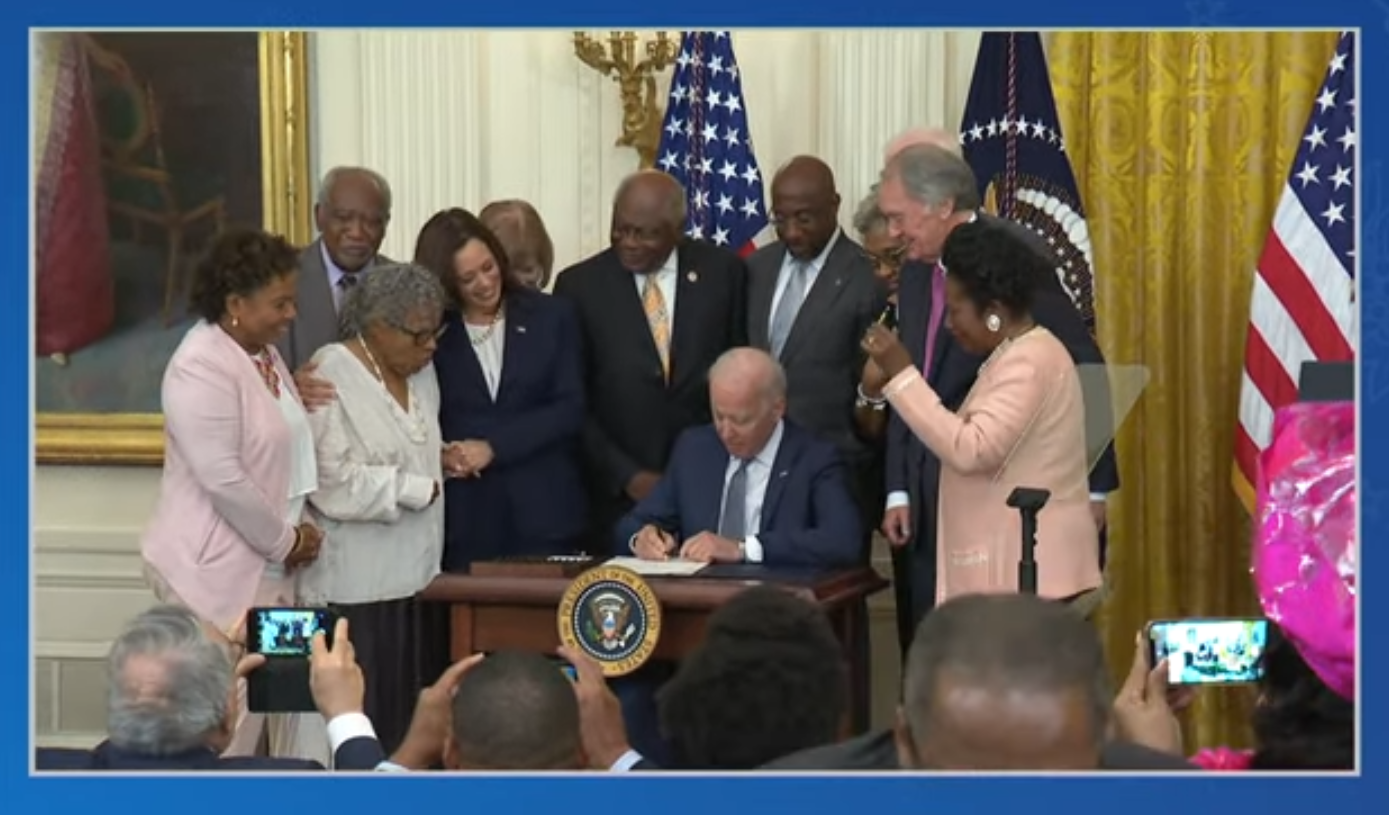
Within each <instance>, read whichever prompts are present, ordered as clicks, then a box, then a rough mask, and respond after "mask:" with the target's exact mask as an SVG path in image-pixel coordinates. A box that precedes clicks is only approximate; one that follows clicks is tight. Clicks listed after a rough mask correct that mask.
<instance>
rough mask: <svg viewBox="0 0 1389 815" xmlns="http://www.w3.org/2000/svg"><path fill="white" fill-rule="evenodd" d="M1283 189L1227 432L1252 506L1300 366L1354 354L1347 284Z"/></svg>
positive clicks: (1240, 487)
mask: <svg viewBox="0 0 1389 815" xmlns="http://www.w3.org/2000/svg"><path fill="white" fill-rule="evenodd" d="M1313 217H1315V216H1313V215H1311V214H1309V213H1308V212H1307V211H1306V210H1305V209H1303V207H1302V203H1301V202H1300V201H1299V200H1298V197H1297V195H1296V194H1295V193H1294V192H1293V190H1292V188H1291V187H1287V186H1285V187H1284V189H1283V195H1282V198H1281V199H1280V200H1279V202H1278V210H1277V212H1276V213H1275V214H1274V218H1273V229H1272V230H1271V231H1270V232H1269V236H1268V241H1267V242H1266V243H1265V244H1264V251H1263V254H1262V255H1261V256H1260V258H1259V267H1258V270H1257V271H1256V274H1255V276H1254V296H1253V299H1252V301H1251V303H1250V309H1249V336H1248V339H1247V340H1246V344H1245V359H1244V378H1243V384H1242V386H1241V388H1240V402H1239V427H1238V428H1237V430H1236V434H1235V465H1236V469H1235V489H1236V491H1237V492H1239V494H1240V497H1241V498H1242V499H1244V501H1245V504H1246V506H1248V507H1250V508H1252V506H1253V497H1254V492H1253V485H1254V484H1255V483H1257V476H1258V461H1259V454H1260V453H1261V452H1262V451H1263V450H1264V448H1265V447H1267V446H1268V443H1269V439H1270V436H1271V435H1272V432H1273V414H1274V411H1275V410H1277V409H1278V408H1281V407H1283V406H1284V405H1288V404H1291V403H1293V402H1295V401H1297V381H1298V377H1299V376H1300V375H1301V370H1302V363H1304V362H1309V361H1317V362H1344V361H1348V360H1351V359H1354V357H1355V342H1356V340H1355V292H1354V289H1355V283H1354V281H1353V280H1352V279H1351V277H1350V275H1348V274H1346V270H1345V267H1344V266H1343V265H1342V264H1341V262H1340V260H1339V259H1338V258H1337V257H1336V254H1335V252H1334V251H1333V250H1332V248H1331V246H1330V245H1329V244H1328V243H1327V241H1326V238H1325V237H1324V236H1323V235H1322V232H1321V230H1319V229H1318V228H1317V225H1316V224H1315V223H1314V222H1313V221H1312V218H1313Z"/></svg>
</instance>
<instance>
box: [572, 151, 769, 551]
mask: <svg viewBox="0 0 1389 815" xmlns="http://www.w3.org/2000/svg"><path fill="white" fill-rule="evenodd" d="M685 214H686V202H685V191H684V189H683V188H682V187H681V186H680V183H679V182H678V181H676V180H675V179H674V178H672V177H671V176H669V175H666V174H665V173H661V172H657V171H643V172H639V173H637V174H635V175H632V176H629V177H628V178H627V179H626V180H625V181H624V182H623V183H622V185H621V186H620V187H619V188H618V191H617V196H616V198H615V199H614V202H613V214H612V232H611V241H612V245H611V247H610V248H608V249H606V250H604V251H603V252H601V253H599V254H597V255H595V256H594V257H591V258H589V259H587V260H584V261H582V262H580V263H578V264H576V265H574V266H572V267H570V268H568V269H566V270H565V271H563V272H561V273H560V275H559V277H558V278H557V279H556V281H555V289H554V291H555V294H556V295H557V296H559V297H564V298H567V299H569V300H570V301H572V302H573V303H574V305H575V307H576V308H577V311H578V314H579V323H580V327H581V329H582V334H583V337H584V351H585V366H584V367H585V378H586V384H587V387H586V393H587V400H588V418H587V421H586V423H585V428H584V448H585V459H586V463H587V469H588V471H589V479H588V480H589V484H590V489H591V491H592V504H593V511H592V513H591V515H590V534H589V536H588V537H589V541H588V546H589V549H588V551H589V553H590V554H594V555H602V554H605V553H607V552H610V551H611V549H612V545H611V541H612V530H613V524H614V523H616V522H617V520H618V519H619V518H620V517H622V515H623V514H624V513H626V512H627V510H629V509H630V508H631V507H632V505H633V504H634V503H635V502H637V501H640V500H641V499H643V498H645V497H646V496H647V495H648V494H649V493H650V492H651V490H652V489H653V488H654V487H655V486H656V482H657V481H659V480H660V477H661V473H662V472H664V471H665V469H666V463H667V460H668V458H669V456H670V451H671V448H672V447H673V445H674V443H675V439H676V437H678V436H679V435H680V433H681V432H683V431H684V430H685V429H687V428H690V427H694V426H695V425H700V424H706V423H708V422H709V396H708V387H707V385H706V381H705V376H706V374H707V373H708V370H709V366H710V365H712V364H713V362H714V360H715V359H717V358H718V356H719V354H722V353H723V352H724V351H726V350H728V349H729V348H734V347H737V346H740V345H745V344H746V340H747V267H746V266H745V265H744V264H743V261H742V260H741V259H740V258H739V257H738V256H737V255H735V254H733V253H732V252H729V251H727V250H725V249H721V248H719V247H716V246H713V245H710V244H706V243H701V242H698V241H692V240H686V239H684V238H683V230H684V228H685Z"/></svg>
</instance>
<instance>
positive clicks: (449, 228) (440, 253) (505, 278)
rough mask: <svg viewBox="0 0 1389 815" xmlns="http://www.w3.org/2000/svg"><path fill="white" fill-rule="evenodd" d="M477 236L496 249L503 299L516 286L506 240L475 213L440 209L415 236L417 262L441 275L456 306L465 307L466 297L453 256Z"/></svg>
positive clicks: (445, 288) (442, 281) (452, 303)
mask: <svg viewBox="0 0 1389 815" xmlns="http://www.w3.org/2000/svg"><path fill="white" fill-rule="evenodd" d="M473 240H479V241H482V242H483V243H484V244H486V245H487V248H488V249H489V250H490V251H491V252H492V257H493V258H494V259H495V260H496V261H497V267H498V268H499V269H500V270H501V273H502V299H506V297H507V296H508V295H510V294H511V292H512V290H513V289H514V288H515V286H516V283H515V281H513V280H512V279H511V259H510V258H508V257H507V254H506V249H505V248H504V247H503V246H502V242H501V241H499V240H497V236H496V235H495V234H493V232H492V230H490V229H488V228H487V227H486V226H484V225H483V223H482V221H480V220H478V217H477V216H476V215H474V214H473V213H471V212H469V211H468V210H466V209H459V208H457V207H454V208H453V209H446V210H442V211H440V212H436V213H435V214H434V217H432V218H430V219H429V220H428V221H425V224H424V226H423V227H421V228H420V236H419V237H418V238H416V239H415V263H416V264H418V265H420V266H423V267H424V268H426V269H428V270H429V271H431V272H433V273H434V274H435V276H436V277H438V278H439V282H440V283H442V284H443V286H444V291H445V292H447V293H448V298H449V307H450V308H452V309H455V310H460V311H461V310H462V308H463V297H462V295H460V294H459V291H458V280H457V278H456V277H455V276H454V271H453V256H454V255H456V254H458V250H460V249H462V248H463V247H464V246H467V245H468V242H469V241H473Z"/></svg>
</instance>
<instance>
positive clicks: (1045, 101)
mask: <svg viewBox="0 0 1389 815" xmlns="http://www.w3.org/2000/svg"><path fill="white" fill-rule="evenodd" d="M960 144H961V145H962V146H963V148H964V154H965V160H966V161H968V162H969V165H970V167H972V168H974V174H975V176H976V177H977V178H978V179H979V195H980V197H981V198H983V200H984V202H985V207H986V208H987V209H990V210H992V211H994V213H995V214H996V215H999V216H1002V217H1004V218H1007V219H1009V220H1011V221H1017V222H1018V223H1021V224H1024V225H1026V226H1028V227H1031V228H1032V230H1033V231H1035V232H1036V233H1037V234H1039V235H1041V236H1042V237H1043V238H1045V239H1046V241H1047V243H1048V244H1050V245H1051V248H1052V251H1053V252H1054V253H1055V254H1056V256H1057V260H1058V261H1059V262H1060V266H1059V267H1057V269H1056V275H1057V278H1058V279H1060V281H1061V285H1062V287H1063V288H1065V290H1066V293H1067V294H1069V295H1070V296H1071V300H1072V301H1073V302H1074V303H1075V304H1076V307H1077V308H1079V309H1080V313H1081V316H1082V317H1084V318H1085V324H1086V325H1087V326H1089V327H1090V329H1091V330H1092V331H1093V330H1094V328H1095V283H1094V263H1095V259H1094V255H1093V253H1092V251H1091V248H1090V228H1089V225H1088V224H1087V223H1086V221H1085V208H1084V207H1083V206H1082V205H1081V202H1080V190H1079V188H1078V187H1077V185H1076V179H1075V173H1074V172H1073V171H1072V169H1071V162H1070V159H1069V158H1067V156H1066V142H1065V141H1064V140H1063V139H1062V138H1061V120H1060V117H1058V116H1057V114H1056V97H1055V96H1054V95H1053V94H1052V91H1051V78H1050V76H1049V74H1048V73H1047V58H1046V54H1045V53H1044V52H1043V51H1042V37H1041V35H1040V34H1038V33H1037V32H1035V31H997V32H988V33H985V34H984V35H983V36H982V37H981V38H980V40H979V55H978V56H977V57H976V58H975V62H974V79H973V80H972V81H971V83H970V88H969V101H967V102H966V103H965V115H964V121H963V123H962V124H961V125H960Z"/></svg>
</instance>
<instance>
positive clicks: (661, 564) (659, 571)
mask: <svg viewBox="0 0 1389 815" xmlns="http://www.w3.org/2000/svg"><path fill="white" fill-rule="evenodd" d="M603 565H604V566H617V567H620V568H623V569H631V570H632V571H634V572H636V573H637V574H639V575H646V576H650V577H689V576H690V575H693V574H698V573H699V571H700V570H701V569H703V568H704V567H705V566H708V565H709V564H708V563H701V562H699V561H697V560H679V559H676V558H671V559H670V560H642V559H641V558H639V557H615V558H613V559H612V560H609V561H608V562H607V563H604V564H603Z"/></svg>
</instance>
